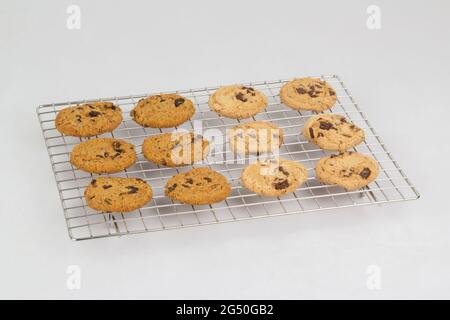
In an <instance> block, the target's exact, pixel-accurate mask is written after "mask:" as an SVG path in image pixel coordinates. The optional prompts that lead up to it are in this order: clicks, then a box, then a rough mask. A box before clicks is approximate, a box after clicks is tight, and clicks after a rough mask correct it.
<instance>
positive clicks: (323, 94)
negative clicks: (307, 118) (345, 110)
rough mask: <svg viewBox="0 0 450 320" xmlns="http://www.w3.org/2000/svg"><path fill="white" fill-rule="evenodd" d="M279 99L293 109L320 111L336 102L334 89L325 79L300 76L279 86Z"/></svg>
mask: <svg viewBox="0 0 450 320" xmlns="http://www.w3.org/2000/svg"><path fill="white" fill-rule="evenodd" d="M280 99H281V102H283V103H284V104H285V105H287V106H288V107H291V108H292V109H295V110H312V111H319V112H322V111H324V110H327V109H329V108H331V107H332V106H333V105H334V104H335V103H336V91H334V89H333V88H332V87H331V86H330V85H329V84H328V83H327V82H326V81H323V80H320V79H316V78H300V79H294V80H292V81H289V82H288V83H286V84H285V85H284V86H283V87H281V89H280Z"/></svg>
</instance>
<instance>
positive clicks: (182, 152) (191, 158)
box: [142, 132, 209, 167]
mask: <svg viewBox="0 0 450 320" xmlns="http://www.w3.org/2000/svg"><path fill="white" fill-rule="evenodd" d="M208 150H209V142H208V141H207V140H205V139H203V137H202V136H200V135H195V134H194V133H193V132H174V133H163V134H160V135H156V136H151V137H149V138H147V139H145V140H144V143H143V145H142V153H143V154H144V157H145V158H146V159H147V160H149V161H151V162H153V163H156V164H159V165H164V166H168V167H178V166H183V165H187V164H192V163H194V162H198V161H201V160H203V159H204V158H205V157H206V156H207V155H208Z"/></svg>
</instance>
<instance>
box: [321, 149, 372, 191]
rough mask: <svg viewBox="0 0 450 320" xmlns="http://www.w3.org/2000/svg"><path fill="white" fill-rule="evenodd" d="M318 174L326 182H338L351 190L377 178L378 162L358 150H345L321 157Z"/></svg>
mask: <svg viewBox="0 0 450 320" xmlns="http://www.w3.org/2000/svg"><path fill="white" fill-rule="evenodd" d="M316 176H317V178H319V180H320V181H321V182H323V183H326V184H337V185H339V186H341V187H344V188H345V189H347V190H349V191H351V190H356V189H360V188H362V187H364V186H366V185H368V184H369V183H371V182H372V181H374V180H375V179H376V177H377V176H378V163H377V162H376V161H375V160H374V159H372V158H369V157H366V156H363V155H362V154H360V153H357V152H351V151H349V152H344V153H341V154H339V155H332V156H329V157H325V158H322V159H320V160H319V161H318V162H317V165H316Z"/></svg>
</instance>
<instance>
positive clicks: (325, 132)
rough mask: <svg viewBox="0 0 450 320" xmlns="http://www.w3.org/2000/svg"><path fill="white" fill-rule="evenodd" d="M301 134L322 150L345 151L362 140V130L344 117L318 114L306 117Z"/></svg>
mask: <svg viewBox="0 0 450 320" xmlns="http://www.w3.org/2000/svg"><path fill="white" fill-rule="evenodd" d="M303 135H304V136H305V137H306V139H308V140H309V141H310V142H312V143H314V144H316V145H318V146H319V147H320V148H322V149H324V150H336V151H341V152H343V151H345V150H347V149H349V148H351V147H354V146H356V145H357V144H360V143H361V142H363V141H364V138H365V137H364V131H363V130H361V128H358V127H357V126H355V125H354V124H353V123H351V122H349V121H348V120H347V119H346V118H345V117H343V116H341V115H337V114H320V115H316V116H312V117H311V118H309V119H308V121H307V122H306V123H305V126H304V127H303Z"/></svg>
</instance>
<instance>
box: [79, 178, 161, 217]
mask: <svg viewBox="0 0 450 320" xmlns="http://www.w3.org/2000/svg"><path fill="white" fill-rule="evenodd" d="M152 195H153V192H152V188H151V187H150V186H149V185H148V184H147V183H146V182H145V181H144V180H142V179H138V178H97V179H94V180H92V182H91V184H90V185H89V186H88V187H87V188H86V190H85V191H84V197H85V198H86V202H87V205H88V206H89V207H91V208H92V209H94V210H97V211H106V212H129V211H133V210H136V209H138V208H140V207H142V206H143V205H144V204H146V203H147V202H148V201H150V199H151V198H152Z"/></svg>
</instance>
